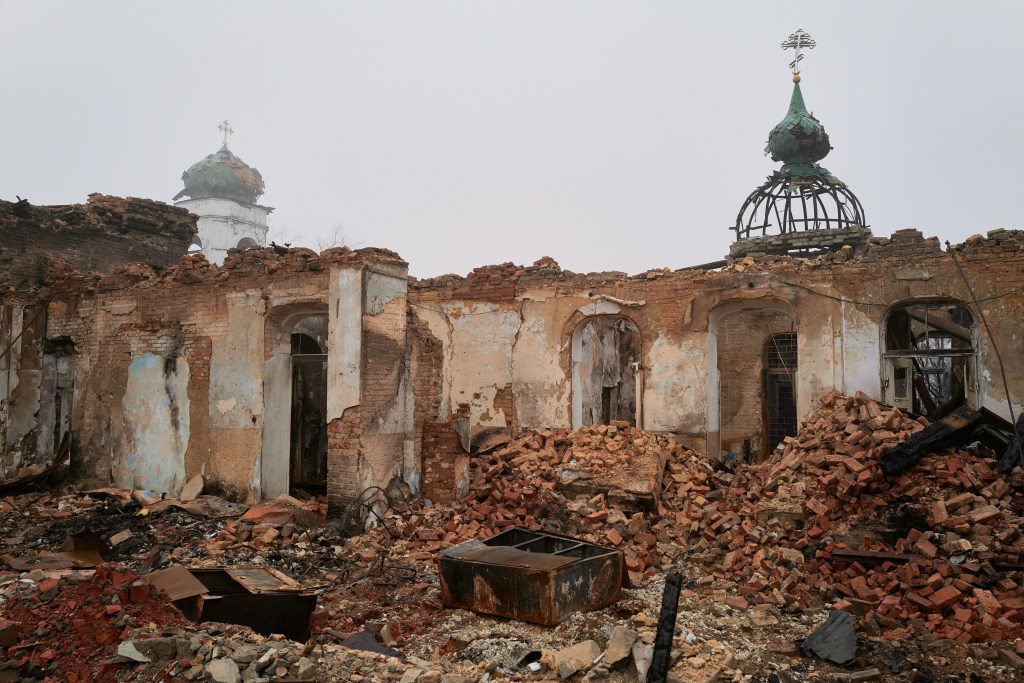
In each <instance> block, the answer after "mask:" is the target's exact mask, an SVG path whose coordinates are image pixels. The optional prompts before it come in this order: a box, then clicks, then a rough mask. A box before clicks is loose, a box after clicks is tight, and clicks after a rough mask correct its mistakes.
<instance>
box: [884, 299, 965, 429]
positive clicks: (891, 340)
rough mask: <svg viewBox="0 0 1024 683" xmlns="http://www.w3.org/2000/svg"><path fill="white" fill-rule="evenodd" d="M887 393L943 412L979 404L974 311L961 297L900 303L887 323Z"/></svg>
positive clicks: (895, 401) (922, 410)
mask: <svg viewBox="0 0 1024 683" xmlns="http://www.w3.org/2000/svg"><path fill="white" fill-rule="evenodd" d="M884 337H885V338H884V340H883V342H884V344H885V346H884V348H885V351H884V353H883V367H884V370H883V372H884V376H883V378H882V386H883V390H884V391H883V393H884V399H885V401H886V402H887V403H890V404H892V405H894V406H896V407H898V408H900V409H902V410H908V411H911V412H914V413H919V414H922V415H927V416H928V417H930V418H931V419H937V418H939V417H942V416H943V415H945V414H946V413H949V412H950V411H952V410H955V409H956V408H958V407H959V406H961V405H964V403H968V404H972V405H976V403H977V400H976V391H975V387H974V368H975V360H976V357H977V356H976V350H975V339H976V337H977V330H976V327H975V323H974V316H973V315H972V314H971V312H970V310H968V308H967V307H966V306H965V305H964V304H963V303H962V302H959V301H955V300H951V299H933V300H926V301H913V302H905V303H900V304H897V305H896V306H894V307H893V309H892V310H891V311H890V312H889V315H887V316H886V319H885V325H884Z"/></svg>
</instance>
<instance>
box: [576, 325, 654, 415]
mask: <svg viewBox="0 0 1024 683" xmlns="http://www.w3.org/2000/svg"><path fill="white" fill-rule="evenodd" d="M640 354H641V345H640V330H639V329H638V328H637V326H636V323H634V322H633V321H632V320H630V319H629V318H626V317H624V316H620V315H599V316H594V317H591V318H587V319H585V320H583V321H582V322H580V324H579V325H577V326H576V329H575V330H574V331H573V335H572V378H573V393H572V424H573V428H574V429H578V428H580V427H582V426H585V425H593V424H609V423H611V422H614V421H622V422H628V423H629V424H630V425H634V426H635V425H636V423H637V404H638V393H640V392H638V390H637V376H638V375H637V373H638V371H639V364H640Z"/></svg>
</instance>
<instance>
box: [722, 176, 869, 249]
mask: <svg viewBox="0 0 1024 683" xmlns="http://www.w3.org/2000/svg"><path fill="white" fill-rule="evenodd" d="M854 226H858V227H866V226H867V224H866V223H865V221H864V207H863V206H862V205H861V203H860V200H859V199H857V196H856V195H855V194H853V192H852V191H851V190H850V188H848V187H847V186H846V183H844V182H842V181H840V180H839V179H837V178H834V177H832V176H819V175H817V174H815V175H805V176H801V177H793V176H792V175H790V174H789V173H786V172H784V171H776V172H775V173H774V174H773V175H771V176H770V177H769V178H768V180H767V182H765V183H764V184H762V185H761V186H760V187H758V188H757V189H756V190H754V191H753V192H751V193H750V196H748V197H747V199H746V201H744V202H743V206H742V207H740V212H739V214H738V215H737V216H736V227H735V228H734V230H735V231H736V239H737V240H744V239H749V238H751V237H760V236H763V235H767V234H769V229H770V228H771V229H772V233H778V234H788V233H795V232H805V231H813V230H828V229H832V230H835V229H840V228H848V227H854Z"/></svg>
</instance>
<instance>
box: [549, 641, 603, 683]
mask: <svg viewBox="0 0 1024 683" xmlns="http://www.w3.org/2000/svg"><path fill="white" fill-rule="evenodd" d="M600 655H601V648H600V647H598V645H597V643H595V642H594V641H593V640H584V641H583V642H582V643H576V644H575V645H573V646H572V647H567V648H563V649H561V650H558V651H557V652H555V653H554V661H555V666H554V668H555V669H557V670H558V676H559V678H561V679H563V680H564V679H566V678H568V677H569V676H572V675H573V674H574V673H577V672H578V671H583V670H585V669H589V668H590V667H591V666H592V665H593V664H594V660H595V659H597V658H598V657H599V656H600Z"/></svg>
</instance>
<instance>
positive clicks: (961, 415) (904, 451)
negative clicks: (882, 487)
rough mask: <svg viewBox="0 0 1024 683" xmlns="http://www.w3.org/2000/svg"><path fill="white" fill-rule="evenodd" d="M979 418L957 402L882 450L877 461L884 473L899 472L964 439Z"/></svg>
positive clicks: (967, 437)
mask: <svg viewBox="0 0 1024 683" xmlns="http://www.w3.org/2000/svg"><path fill="white" fill-rule="evenodd" d="M981 420H982V415H981V413H979V412H978V411H976V410H974V409H972V408H969V407H967V406H961V407H960V408H957V409H956V410H954V411H953V412H952V413H950V414H949V415H947V416H946V417H944V418H942V419H941V420H939V421H938V422H933V423H932V424H930V425H928V426H927V427H925V428H924V429H922V430H921V431H920V432H918V433H917V434H915V435H914V436H912V437H910V438H909V439H907V440H906V441H904V442H903V443H901V444H899V445H898V446H894V447H892V448H887V449H886V450H885V451H883V452H882V457H881V458H880V459H879V464H880V465H881V466H882V473H883V474H885V476H887V477H891V476H892V475H894V474H899V473H900V472H903V471H904V470H907V469H909V468H911V467H913V466H914V465H916V464H917V463H918V461H920V460H921V458H923V457H924V456H926V455H928V454H929V453H934V452H935V451H938V450H941V449H943V448H946V447H947V446H956V445H958V444H961V443H964V442H965V441H967V440H968V439H970V438H971V435H972V434H973V433H974V427H975V425H977V424H978V423H979V422H981Z"/></svg>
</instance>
